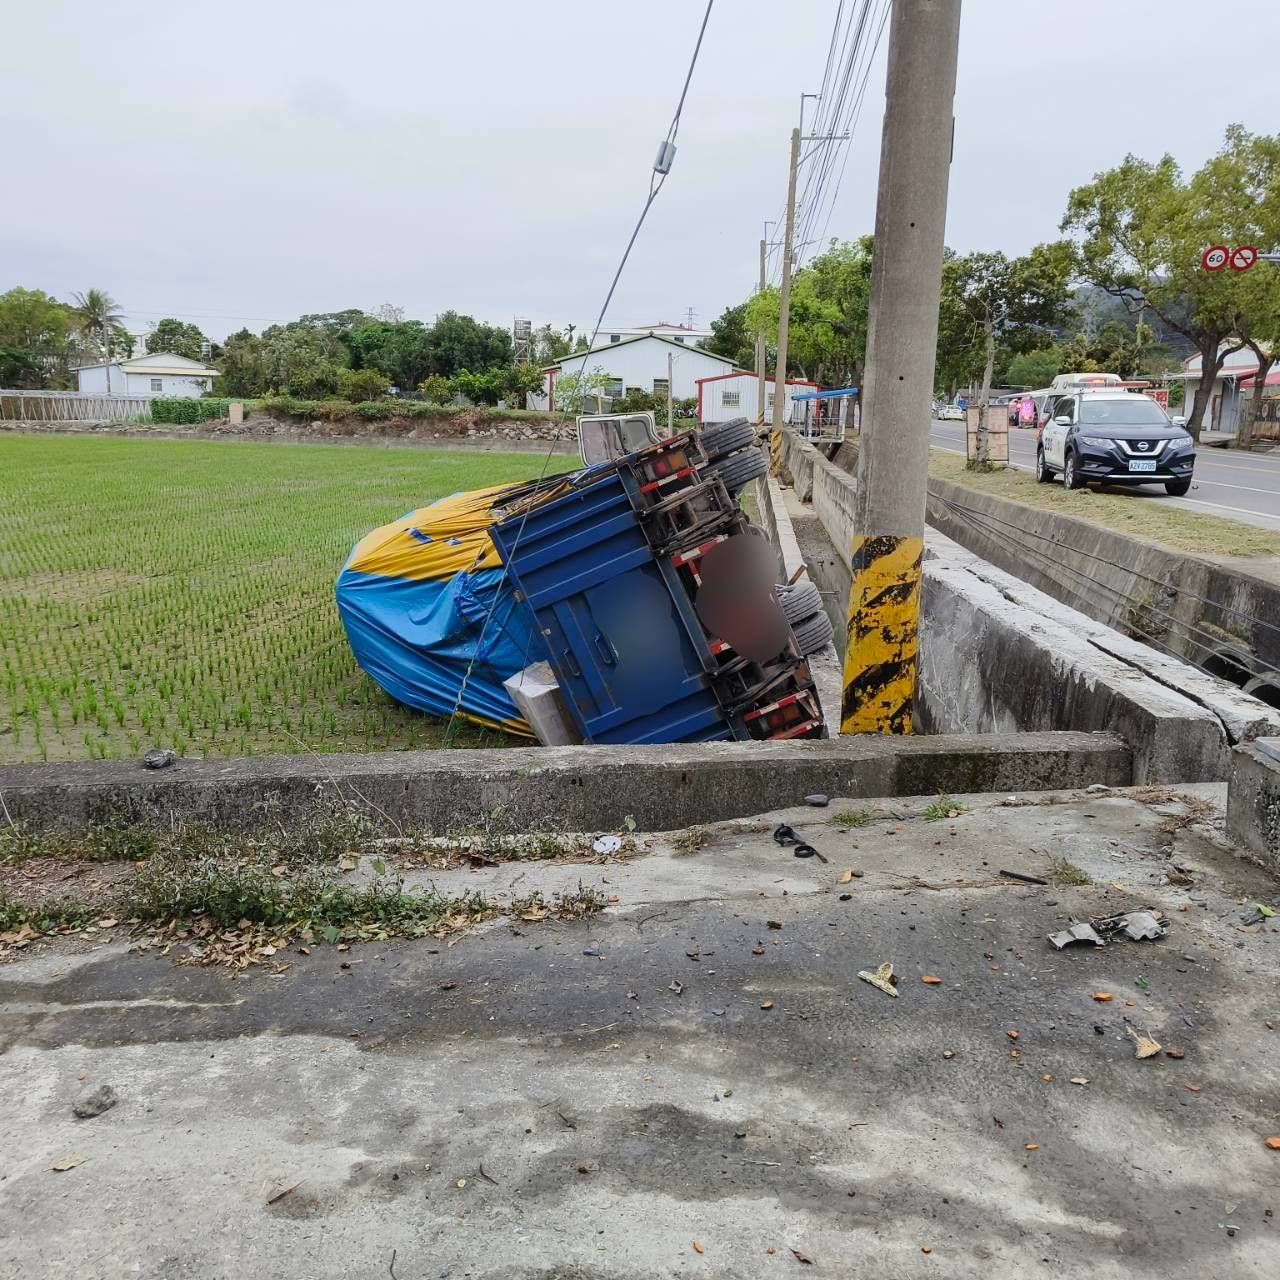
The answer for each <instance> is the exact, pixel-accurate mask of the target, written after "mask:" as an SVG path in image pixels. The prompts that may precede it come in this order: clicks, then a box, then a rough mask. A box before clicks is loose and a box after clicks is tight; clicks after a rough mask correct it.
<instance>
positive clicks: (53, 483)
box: [0, 436, 576, 763]
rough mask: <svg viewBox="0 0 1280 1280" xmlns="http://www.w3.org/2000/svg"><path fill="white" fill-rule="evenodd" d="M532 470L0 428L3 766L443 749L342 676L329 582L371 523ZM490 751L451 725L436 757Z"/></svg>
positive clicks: (559, 462)
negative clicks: (154, 756) (446, 747)
mask: <svg viewBox="0 0 1280 1280" xmlns="http://www.w3.org/2000/svg"><path fill="white" fill-rule="evenodd" d="M575 461H576V459H570V458H566V457H561V456H556V457H554V458H552V460H551V462H550V464H549V466H548V471H561V470H565V469H567V468H568V467H570V466H571V465H573V463H574V462H575ZM542 464H543V457H542V455H534V454H515V453H480V452H470V453H464V452H461V451H458V452H444V451H436V450H428V449H404V450H392V449H382V448H369V449H362V448H358V447H343V448H333V447H324V446H319V445H283V446H282V445H270V444H262V445H258V444H231V443H221V442H206V441H190V442H188V441H175V440H133V439H120V438H114V439H113V438H86V437H81V436H4V437H0V763H13V762H16V761H42V760H79V759H94V758H99V759H101V758H112V757H129V756H137V755H140V754H141V753H142V752H144V751H147V750H149V749H151V748H152V747H172V748H173V749H174V750H175V751H177V752H178V753H179V754H180V755H187V756H202V755H203V756H230V755H252V754H260V753H265V752H283V753H289V754H292V753H297V752H303V751H318V752H328V751H366V750H368V751H373V750H384V749H395V748H408V747H431V746H439V745H441V744H442V740H443V736H444V729H445V726H444V725H443V723H441V722H438V721H435V720H432V719H429V718H427V717H425V716H423V715H421V714H420V713H418V712H415V711H411V710H409V709H407V708H404V707H400V706H399V705H397V704H396V703H394V702H393V701H392V700H391V699H390V698H388V697H387V695H386V694H384V693H383V692H382V691H381V690H380V689H378V687H377V686H376V685H375V684H374V683H373V682H372V681H371V680H369V678H368V677H367V676H365V675H364V674H363V673H362V672H361V671H360V670H359V669H358V668H357V667H356V664H355V661H354V659H353V658H352V655H351V650H350V649H349V648H348V646H347V641H346V636H345V634H344V632H343V630H342V624H341V622H340V621H339V619H338V613H337V608H336V606H335V605H334V599H333V583H334V579H335V578H336V577H337V575H338V571H339V570H340V569H341V568H342V565H343V562H344V561H345V560H346V557H347V554H348V552H349V551H350V550H351V547H352V546H353V545H354V544H355V542H356V541H357V540H358V539H359V538H361V537H362V536H363V535H364V534H365V533H367V532H368V531H369V530H370V529H372V528H374V527H376V526H377V525H380V524H385V523H387V522H388V521H390V520H394V519H396V518H397V517H398V516H401V515H403V514H404V513H405V512H406V511H409V510H411V509H413V508H414V507H420V506H425V505H426V504H427V503H428V502H431V501H433V500H434V499H436V498H439V497H443V496H444V495H446V494H449V493H453V492H455V491H457V490H459V489H474V488H479V487H481V486H483V485H488V484H499V483H502V482H503V481H508V480H520V479H530V478H533V477H534V476H536V475H537V474H538V473H539V471H540V470H541V468H542ZM502 741H506V739H505V738H503V737H501V736H500V735H496V734H491V733H486V732H484V731H483V730H480V729H471V728H468V729H465V730H463V731H462V732H455V734H454V735H453V736H452V737H451V739H450V745H457V746H481V745H496V744H497V743H498V742H502Z"/></svg>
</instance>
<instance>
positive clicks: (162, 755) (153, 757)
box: [142, 747, 178, 769]
mask: <svg viewBox="0 0 1280 1280" xmlns="http://www.w3.org/2000/svg"><path fill="white" fill-rule="evenodd" d="M177 758H178V753H177V752H176V751H170V750H169V748H168V747H165V748H164V749H163V750H162V751H148V752H147V754H146V755H145V756H143V757H142V764H143V767H144V768H146V769H167V768H168V767H169V766H170V765H171V764H172V763H173V762H174V761H175V760H176V759H177Z"/></svg>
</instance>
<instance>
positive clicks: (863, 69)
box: [794, 0, 892, 269]
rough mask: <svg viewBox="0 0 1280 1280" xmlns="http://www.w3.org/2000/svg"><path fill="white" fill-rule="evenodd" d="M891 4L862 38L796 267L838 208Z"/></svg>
mask: <svg viewBox="0 0 1280 1280" xmlns="http://www.w3.org/2000/svg"><path fill="white" fill-rule="evenodd" d="M891 8H892V4H891V2H890V0H883V3H882V4H880V5H878V7H877V8H876V10H874V11H873V13H872V15H871V19H870V25H869V26H868V28H867V32H868V34H867V38H866V39H865V40H863V41H862V42H861V49H860V53H859V55H858V58H857V59H856V61H855V63H854V69H853V74H852V79H851V81H850V83H851V84H852V86H853V91H852V95H851V96H850V97H849V105H848V108H847V109H846V110H845V112H844V114H843V115H841V116H840V117H838V118H837V120H836V121H835V124H834V126H833V127H832V129H831V130H830V134H829V136H830V139H831V141H830V143H829V145H828V150H827V152H826V153H825V154H824V157H823V172H822V174H821V175H820V177H819V179H818V184H817V186H816V188H815V190H814V193H813V195H812V197H811V198H810V200H809V202H808V205H807V207H806V210H805V216H804V219H803V221H802V222H801V225H800V234H799V236H798V237H797V240H798V252H797V255H796V262H795V264H794V265H795V267H796V269H798V268H799V267H800V266H802V265H803V263H804V260H805V258H806V257H808V256H809V255H810V253H811V252H812V251H813V248H814V246H815V245H821V244H822V243H823V242H824V240H825V238H826V234H827V228H828V227H829V226H830V223H831V215H832V214H833V213H834V211H835V206H836V200H837V199H838V197H839V194H840V187H841V185H842V184H843V182H844V175H845V170H846V168H847V167H848V163H849V154H850V152H851V151H852V149H853V137H854V134H855V133H856V132H857V128H858V123H859V121H860V120H861V118H862V104H863V101H864V99H865V97H866V91H867V84H868V81H869V80H870V77H871V69H872V67H873V66H874V64H875V58H876V54H877V52H878V51H879V48H880V41H881V39H882V38H883V36H884V28H885V25H886V24H887V22H888V18H889V13H890V10H891ZM837 156H838V157H840V171H839V174H838V175H837V176H836V180H835V182H834V184H833V183H832V182H831V175H832V174H833V172H834V170H835V164H836V158H837ZM828 193H829V194H828ZM824 207H825V209H826V215H825V219H824V222H823V228H822V233H821V235H816V236H815V235H814V234H813V233H814V231H815V229H816V227H817V224H818V219H819V218H821V217H823V209H824Z"/></svg>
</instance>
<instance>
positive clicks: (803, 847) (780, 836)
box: [773, 822, 826, 862]
mask: <svg viewBox="0 0 1280 1280" xmlns="http://www.w3.org/2000/svg"><path fill="white" fill-rule="evenodd" d="M773 840H774V843H775V844H780V845H782V847H783V848H784V849H785V848H787V847H788V846H791V845H794V846H795V848H794V849H793V850H792V852H793V853H794V854H795V856H796V857H797V858H817V859H818V861H819V862H826V858H825V857H824V856H823V855H822V854H820V853H819V852H818V851H817V849H815V848H814V847H813V845H811V844H807V843H806V842H805V841H803V840H801V839H800V837H799V836H798V835H796V833H795V832H794V831H793V830H792V829H791V828H790V827H789V826H787V824H786V823H785V822H780V823H778V825H777V826H776V827H775V828H774V831H773Z"/></svg>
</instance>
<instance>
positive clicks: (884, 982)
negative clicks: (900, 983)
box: [858, 960, 898, 1000]
mask: <svg viewBox="0 0 1280 1280" xmlns="http://www.w3.org/2000/svg"><path fill="white" fill-rule="evenodd" d="M858 977H860V978H861V979H862V980H863V982H869V983H871V985H872V986H873V987H877V988H879V989H880V990H881V991H883V992H884V993H885V995H887V996H893V998H894V999H895V1000H896V999H897V998H898V991H897V985H896V984H897V979H896V978H895V977H894V976H893V962H892V961H891V960H886V961H885V962H884V964H882V965H881V966H880V967H879V968H878V969H877V970H876V971H875V972H874V973H872V972H870V971H869V970H867V969H859V970H858Z"/></svg>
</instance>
